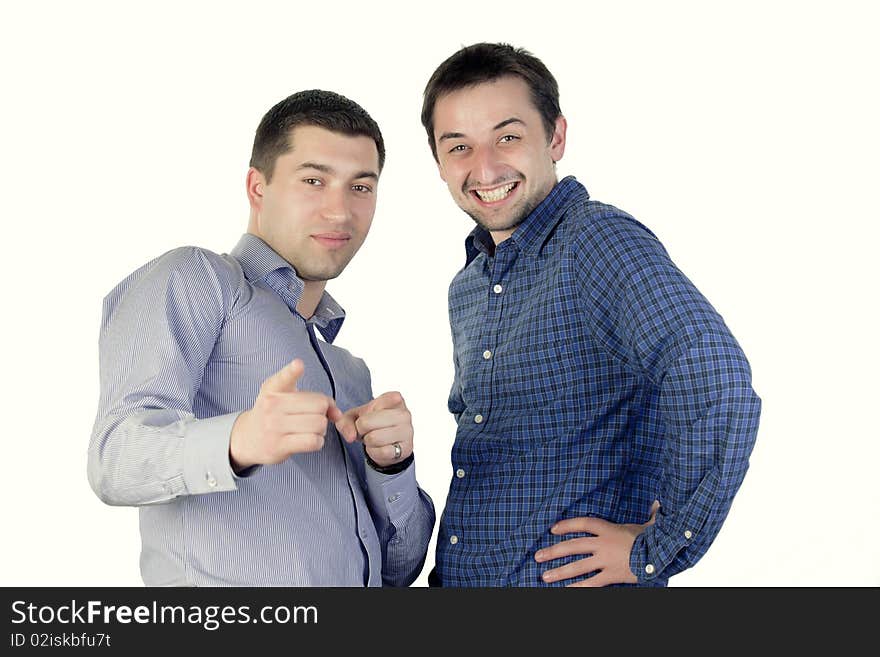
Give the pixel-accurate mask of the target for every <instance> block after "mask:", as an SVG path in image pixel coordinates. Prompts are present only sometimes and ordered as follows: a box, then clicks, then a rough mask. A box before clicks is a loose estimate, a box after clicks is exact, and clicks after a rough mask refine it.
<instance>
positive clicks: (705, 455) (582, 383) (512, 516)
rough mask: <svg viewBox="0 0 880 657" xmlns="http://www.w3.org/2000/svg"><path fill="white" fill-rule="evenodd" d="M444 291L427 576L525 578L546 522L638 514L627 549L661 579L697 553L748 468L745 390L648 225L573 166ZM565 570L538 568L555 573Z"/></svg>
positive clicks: (748, 398) (738, 368)
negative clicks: (447, 429)
mask: <svg viewBox="0 0 880 657" xmlns="http://www.w3.org/2000/svg"><path fill="white" fill-rule="evenodd" d="M466 248H467V262H466V265H465V267H464V268H463V269H462V270H461V271H460V272H459V273H458V274H457V275H456V276H455V278H454V279H453V281H452V284H451V286H450V288H449V317H450V322H451V324H452V336H453V345H454V361H455V380H454V383H453V386H452V391H451V393H450V396H449V410H450V411H451V412H452V413H453V414H454V415H455V417H456V419H457V423H458V429H457V433H456V438H455V444H454V446H453V449H452V467H453V477H452V483H451V484H450V488H449V496H448V499H447V502H446V509H445V511H444V514H443V518H442V520H441V524H440V530H439V536H438V540H437V563H436V574H437V576H439V579H440V581H441V582H442V584H443V585H444V586H538V585H544V582H543V581H542V580H541V577H540V575H541V573H542V572H543V571H544V570H547V569H549V568H551V567H555V566H560V565H563V564H564V563H568V562H571V561H575V560H578V559H581V558H583V556H574V557H567V558H562V559H559V560H556V561H553V562H551V563H550V564H537V563H536V562H535V561H534V554H535V552H536V551H537V550H539V549H541V548H545V547H548V546H549V545H552V544H554V543H557V542H559V541H562V540H567V539H569V538H573V537H574V536H576V535H567V536H561V537H560V536H554V535H552V534H551V533H550V528H551V526H552V525H553V524H554V523H555V522H557V521H558V520H560V519H563V518H572V517H577V516H596V517H601V518H605V519H607V520H611V521H613V522H618V523H643V522H646V521H647V520H648V519H649V513H650V507H651V504H652V502H653V500H655V499H659V500H660V502H661V509H660V512H659V514H658V516H657V521H656V523H655V524H654V525H653V526H651V527H649V528H648V529H647V530H646V531H645V532H644V533H642V534H641V535H640V536H639V537H638V538H637V539H636V541H635V544H634V545H633V550H632V554H631V559H630V567H631V569H632V571H633V573H635V574H636V576H637V577H638V579H639V583H640V584H643V585H665V584H666V582H667V580H668V579H669V577H670V576H671V575H673V574H675V573H677V572H680V571H681V570H683V569H685V568H687V567H689V566H692V565H693V564H694V563H696V562H697V560H698V559H699V558H700V557H701V556H702V555H703V554H704V553H705V552H706V550H707V549H708V547H709V545H710V544H711V543H712V541H713V539H714V538H715V536H716V535H717V534H718V531H719V529H720V528H721V524H722V523H723V521H724V518H725V517H726V515H727V513H728V511H729V509H730V505H731V502H732V501H733V497H734V494H735V493H736V491H737V489H738V488H739V486H740V484H741V483H742V480H743V477H744V476H745V473H746V469H747V468H748V457H749V454H750V453H751V450H752V447H753V445H754V441H755V435H756V433H757V428H758V418H759V415H760V404H761V403H760V399H759V398H758V397H757V395H756V394H755V393H754V391H753V390H752V386H751V371H750V368H749V364H748V362H747V360H746V358H745V356H744V355H743V352H742V350H741V349H740V347H739V345H738V344H737V342H736V340H735V339H734V338H733V336H732V335H731V334H730V331H729V330H728V328H727V326H726V325H725V324H724V321H723V320H722V318H721V317H720V316H719V315H718V313H717V312H716V311H715V310H714V309H713V308H712V306H711V305H710V304H709V303H708V301H706V299H705V298H704V297H703V296H702V295H701V294H700V293H699V291H697V289H696V288H695V287H694V285H693V284H692V283H691V282H690V281H689V280H688V279H687V278H686V277H685V276H684V274H682V273H681V272H680V271H679V270H678V269H677V268H676V266H675V265H674V264H673V263H672V261H671V260H670V259H669V256H668V254H667V253H666V251H665V250H664V248H663V246H662V245H661V244H660V242H659V241H658V240H657V238H656V237H655V236H654V235H653V234H652V233H651V232H650V231H649V230H648V229H647V228H645V227H644V226H642V225H641V224H640V223H638V222H637V221H636V220H635V219H633V218H632V217H630V216H629V215H627V214H626V213H624V212H621V211H620V210H618V209H617V208H614V207H611V206H609V205H604V204H602V203H597V202H595V201H591V200H590V198H589V195H588V194H587V190H586V189H584V187H583V186H582V185H581V184H580V183H578V182H577V181H576V180H575V179H574V178H572V177H569V178H565V179H564V180H562V181H561V182H560V183H558V184H557V185H556V186H555V187H554V189H553V190H552V192H551V193H550V194H549V195H548V196H547V198H545V199H544V200H543V201H542V202H541V204H540V205H539V206H538V207H537V208H536V209H535V210H534V211H533V212H532V213H531V215H529V217H528V218H527V219H526V220H525V221H524V222H523V223H522V224H521V225H520V226H519V227H518V228H517V229H516V231H515V232H514V233H513V235H512V237H510V238H509V239H507V240H505V241H504V242H502V243H501V244H500V245H498V247H497V248H495V246H494V244H493V242H492V238H491V236H490V235H489V234H488V233H487V232H486V231H485V230H483V229H481V228H477V229H475V230H474V231H473V232H472V233H471V234H470V236H469V237H468V239H467V242H466ZM571 581H573V580H566V581H563V582H556V583H555V585H557V586H561V585H564V584H567V583H570V582H571Z"/></svg>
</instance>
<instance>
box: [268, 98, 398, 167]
mask: <svg viewBox="0 0 880 657" xmlns="http://www.w3.org/2000/svg"><path fill="white" fill-rule="evenodd" d="M301 125H313V126H318V127H319V128H324V129H326V130H330V131H331V132H338V133H341V134H343V135H349V136H351V137H357V136H361V135H362V136H365V137H370V138H372V140H373V141H374V142H376V150H377V151H378V152H379V171H380V172H381V171H382V167H383V166H385V141H384V140H383V139H382V132H381V131H380V130H379V126H378V124H377V123H376V122H375V121H374V120H373V118H372V117H371V116H370V115H369V114H367V111H366V110H365V109H364V108H363V107H361V106H360V105H358V104H357V103H356V102H354V101H353V100H349V99H348V98H346V97H345V96H341V95H339V94H337V93H333V92H332V91H322V90H320V89H310V90H308V91H299V92H297V93H295V94H293V95H291V96H288V97H287V98H285V99H284V100H282V101H281V102H280V103H278V104H276V105H275V106H274V107H273V108H272V109H270V110H269V111H268V112H266V115H265V116H264V117H263V119H262V121H260V125H259V126H258V127H257V133H256V135H254V148H253V151H251V162H250V165H251V166H252V167H254V168H255V169H257V170H258V171H260V173H262V174H263V175H264V176H265V177H266V182H271V181H272V174H273V172H274V171H275V161H276V160H277V159H278V157H279V156H280V155H284V153H286V152H288V151H289V150H290V149H291V148H293V145H292V144H291V143H290V135H291V131H292V130H293V129H294V128H296V127H297V126H301Z"/></svg>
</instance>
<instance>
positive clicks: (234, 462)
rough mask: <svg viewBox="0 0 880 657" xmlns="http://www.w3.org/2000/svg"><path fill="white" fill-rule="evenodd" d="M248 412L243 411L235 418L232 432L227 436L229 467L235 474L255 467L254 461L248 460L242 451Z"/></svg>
mask: <svg viewBox="0 0 880 657" xmlns="http://www.w3.org/2000/svg"><path fill="white" fill-rule="evenodd" d="M249 414H250V411H243V412H242V413H240V414H239V415H238V417H237V418H235V422H234V423H233V425H232V431H231V432H230V434H229V465H230V466H231V467H232V470H233V472H235V474H239V473H240V472H241V471H242V470H246V469H247V468H249V467H251V466H254V465H256V464H257V463H256V461H252V460H251V459H249V458H248V457H247V456H246V455H245V454H244V453H243V451H242V443H243V442H244V439H243V434H244V433H245V432H246V431H247V429H246V424H247V421H248V416H249Z"/></svg>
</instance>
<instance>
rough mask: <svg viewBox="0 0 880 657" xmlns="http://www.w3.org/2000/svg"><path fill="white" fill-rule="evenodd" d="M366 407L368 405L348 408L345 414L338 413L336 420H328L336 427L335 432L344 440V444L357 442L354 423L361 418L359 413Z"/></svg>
mask: <svg viewBox="0 0 880 657" xmlns="http://www.w3.org/2000/svg"><path fill="white" fill-rule="evenodd" d="M367 406H369V404H364V405H363V406H356V407H355V408H350V409H349V410H347V411H346V412H345V413H340V416H339V418H338V419H334V418H330V419H331V420H333V422H334V424H335V425H336V430H337V431H338V432H339V435H340V436H342V437H343V438H345V441H346V442H349V443H353V442H354V441H355V440H357V437H358V432H357V426H355V422H357V419H358V418H359V417H360V416H361V413H363V412H364V411H365V410H366V408H367ZM337 410H338V409H337Z"/></svg>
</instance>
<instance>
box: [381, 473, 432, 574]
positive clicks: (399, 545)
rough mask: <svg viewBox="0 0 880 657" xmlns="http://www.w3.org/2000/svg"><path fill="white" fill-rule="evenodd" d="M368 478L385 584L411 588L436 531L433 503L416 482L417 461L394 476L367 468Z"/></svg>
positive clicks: (423, 563)
mask: <svg viewBox="0 0 880 657" xmlns="http://www.w3.org/2000/svg"><path fill="white" fill-rule="evenodd" d="M366 479H367V492H368V494H367V498H368V500H369V504H370V511H371V514H372V516H373V522H374V523H375V525H376V533H377V534H378V536H379V543H380V544H381V546H382V581H383V583H384V584H385V585H386V586H409V585H410V584H412V583H413V582H414V581H415V579H416V577H418V576H419V573H420V572H421V571H422V567H423V566H424V565H425V557H426V555H427V553H428V543H429V542H430V540H431V532H433V530H434V520H435V515H434V503H433V502H432V500H431V498H430V497H429V496H428V494H427V493H426V492H425V491H423V490H422V489H421V488H419V485H418V483H417V482H416V464H415V461H413V463H411V464H410V465H409V467H407V468H406V470H404V471H402V472H398V473H397V474H393V475H386V474H382V473H381V472H377V471H376V470H373V469H372V468H371V467H370V466H369V465H367V466H366Z"/></svg>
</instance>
